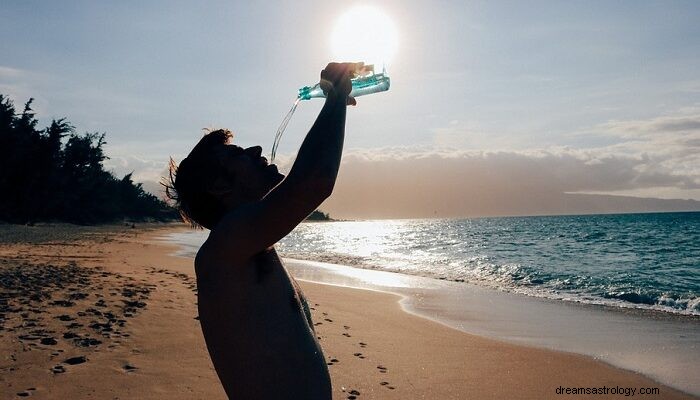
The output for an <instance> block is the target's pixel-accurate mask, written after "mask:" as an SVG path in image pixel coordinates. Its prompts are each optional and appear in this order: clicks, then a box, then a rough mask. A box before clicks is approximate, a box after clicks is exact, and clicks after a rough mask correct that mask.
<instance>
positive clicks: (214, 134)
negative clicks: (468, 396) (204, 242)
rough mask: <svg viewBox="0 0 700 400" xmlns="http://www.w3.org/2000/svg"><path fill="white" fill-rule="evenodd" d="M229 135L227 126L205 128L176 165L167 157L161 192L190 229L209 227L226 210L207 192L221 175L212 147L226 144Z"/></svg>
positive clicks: (217, 220)
mask: <svg viewBox="0 0 700 400" xmlns="http://www.w3.org/2000/svg"><path fill="white" fill-rule="evenodd" d="M232 137H233V134H232V133H231V131H229V130H227V129H217V130H215V131H208V132H207V133H206V134H205V135H204V137H203V138H202V139H201V140H200V141H199V143H197V145H196V146H194V148H193V149H192V151H191V152H190V154H189V155H188V156H187V157H186V158H185V159H184V160H182V161H181V162H180V165H179V166H178V165H177V164H176V163H175V160H173V159H172V157H171V158H170V168H169V173H168V176H167V177H165V178H164V179H163V181H164V182H163V186H165V195H166V197H167V198H168V199H170V200H171V202H172V203H174V204H173V205H174V207H175V208H177V210H178V211H179V212H180V216H182V219H183V221H185V222H186V223H188V224H190V225H191V226H192V227H193V228H199V229H201V228H202V227H204V228H207V229H212V228H213V227H214V225H216V223H217V222H219V220H220V219H221V217H223V215H224V213H225V212H226V210H225V208H224V205H223V204H222V203H221V201H220V200H219V199H218V198H217V197H216V196H214V195H213V194H212V193H211V192H210V188H211V187H212V185H213V182H214V181H215V180H216V178H218V177H219V176H220V175H221V174H222V166H221V162H220V160H219V157H218V155H217V154H216V153H215V152H214V151H213V150H214V149H215V148H216V147H218V146H221V145H226V144H228V143H229V141H230V140H231V138H232Z"/></svg>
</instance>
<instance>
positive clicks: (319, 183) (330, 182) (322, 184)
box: [312, 179, 335, 204]
mask: <svg viewBox="0 0 700 400" xmlns="http://www.w3.org/2000/svg"><path fill="white" fill-rule="evenodd" d="M334 187H335V179H319V180H316V182H315V183H314V187H313V189H312V193H313V194H314V196H315V197H317V198H318V201H319V204H320V203H321V202H323V201H324V200H326V199H327V198H329V197H331V194H332V193H333V188H334Z"/></svg>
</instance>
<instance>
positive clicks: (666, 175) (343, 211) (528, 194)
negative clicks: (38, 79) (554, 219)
mask: <svg viewBox="0 0 700 400" xmlns="http://www.w3.org/2000/svg"><path fill="white" fill-rule="evenodd" d="M396 152H397V149H388V150H387V151H382V150H373V151H367V150H363V151H357V152H349V153H348V154H346V155H345V156H344V161H343V165H342V167H341V172H340V175H339V177H338V182H337V184H336V189H335V191H334V194H333V196H332V197H331V199H329V200H328V201H327V202H326V204H324V207H325V209H326V210H327V211H330V212H331V213H332V214H334V215H338V216H340V217H347V218H352V217H358V216H362V217H386V216H392V217H417V216H420V217H428V216H444V217H449V216H465V215H466V216H468V215H513V214H530V213H537V214H542V213H549V212H556V210H557V209H562V207H561V204H559V205H557V204H556V203H557V202H560V203H561V202H564V201H566V200H565V196H564V195H565V194H567V193H581V192H597V193H606V192H613V191H621V190H624V191H628V194H629V192H632V193H633V192H634V190H639V189H650V188H674V189H675V190H676V193H684V192H685V193H686V194H691V193H694V192H693V191H694V190H697V189H700V179H699V178H698V176H697V175H696V176H688V175H679V174H676V173H674V171H672V170H669V169H668V168H665V167H663V166H661V165H658V164H657V163H656V162H655V161H654V158H652V157H649V156H648V155H628V154H614V153H610V152H609V151H607V150H586V151H583V150H573V149H566V148H559V149H549V150H530V151H502V152H478V151H440V150H437V151H431V152H421V153H412V152H403V153H402V154H401V155H400V156H398V157H397V156H396ZM697 193H700V190H697ZM689 197H692V196H689ZM698 198H700V197H698ZM564 209H565V208H564ZM548 210H550V211H548ZM565 211H566V212H586V211H585V210H565Z"/></svg>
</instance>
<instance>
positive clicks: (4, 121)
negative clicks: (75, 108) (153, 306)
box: [0, 94, 178, 224]
mask: <svg viewBox="0 0 700 400" xmlns="http://www.w3.org/2000/svg"><path fill="white" fill-rule="evenodd" d="M32 101H33V99H30V100H29V101H28V102H27V103H26V104H25V105H24V110H23V111H22V113H21V114H17V113H15V108H14V104H13V103H12V101H10V100H9V98H8V97H7V96H3V95H2V94H0V221H6V222H10V223H21V224H24V223H34V222H38V221H65V222H71V223H76V224H96V223H104V222H114V221H121V220H124V219H129V220H157V221H164V220H170V219H174V218H177V217H178V215H177V212H176V211H175V210H174V209H173V208H171V207H169V206H168V205H167V204H166V203H165V202H163V201H162V200H160V199H158V198H157V197H156V196H154V195H152V194H150V193H147V192H145V191H144V190H143V188H142V187H141V184H140V183H137V184H134V182H133V181H132V179H131V174H128V175H126V176H124V177H123V178H122V179H118V178H116V177H115V176H114V175H113V174H112V173H111V172H108V171H105V170H104V167H103V165H102V162H103V161H104V160H105V159H107V158H108V157H107V156H106V155H105V154H104V151H103V148H102V147H103V145H104V144H105V143H106V142H105V134H104V133H101V134H100V133H85V134H77V133H76V132H75V128H74V127H73V126H72V125H71V124H70V123H69V122H68V121H66V120H65V118H61V119H57V120H53V121H52V122H51V124H50V125H49V126H48V127H46V128H44V129H37V123H38V121H37V120H36V118H34V113H33V112H32V108H31V104H32Z"/></svg>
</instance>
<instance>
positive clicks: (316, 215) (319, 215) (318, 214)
mask: <svg viewBox="0 0 700 400" xmlns="http://www.w3.org/2000/svg"><path fill="white" fill-rule="evenodd" d="M306 221H333V218H331V217H330V215H328V213H324V212H323V211H321V210H316V211H314V212H312V213H311V214H309V216H308V217H306Z"/></svg>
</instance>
